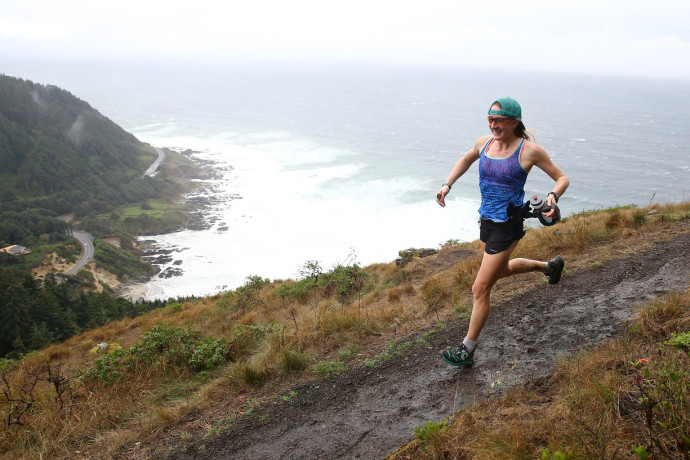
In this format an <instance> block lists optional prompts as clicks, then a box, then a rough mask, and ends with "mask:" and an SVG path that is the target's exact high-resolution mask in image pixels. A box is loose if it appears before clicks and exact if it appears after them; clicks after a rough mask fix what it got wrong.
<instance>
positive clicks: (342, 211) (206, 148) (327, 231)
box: [140, 133, 478, 298]
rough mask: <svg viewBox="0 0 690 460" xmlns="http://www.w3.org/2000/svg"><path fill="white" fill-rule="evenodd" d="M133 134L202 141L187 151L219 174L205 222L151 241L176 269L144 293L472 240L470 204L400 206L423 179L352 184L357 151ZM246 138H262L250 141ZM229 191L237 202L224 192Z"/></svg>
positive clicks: (228, 283) (194, 290)
mask: <svg viewBox="0 0 690 460" xmlns="http://www.w3.org/2000/svg"><path fill="white" fill-rule="evenodd" d="M140 137H142V138H143V139H144V140H146V141H148V142H151V143H152V144H154V145H161V146H165V145H171V143H175V144H176V145H177V146H178V147H182V148H187V147H189V148H192V149H198V148H199V147H201V148H202V149H203V150H201V151H199V152H198V153H196V154H195V156H196V157H197V158H198V159H203V160H211V161H214V162H215V163H216V165H217V167H218V168H219V170H221V171H223V176H222V178H220V179H218V180H213V181H209V185H213V188H212V189H213V192H212V193H211V194H210V195H211V196H212V198H221V200H220V202H219V203H217V204H215V205H213V206H212V207H211V211H210V212H211V214H212V217H214V218H215V219H216V223H215V224H214V225H213V226H212V227H211V228H209V229H208V230H201V231H192V230H185V231H182V232H177V233H173V234H168V235H161V236H158V237H156V238H155V239H156V241H157V242H158V244H159V245H160V246H161V247H162V248H176V249H178V250H179V252H175V253H173V255H174V258H175V259H177V260H181V261H182V264H181V265H179V266H174V267H176V268H181V269H182V270H183V271H184V274H183V275H182V276H180V277H171V278H167V279H166V278H154V279H153V280H152V281H151V282H150V289H149V293H148V294H147V298H168V297H177V296H186V295H206V294H212V293H215V292H218V291H219V290H222V289H224V288H234V287H237V286H239V285H241V284H242V283H243V282H244V281H245V279H246V277H247V276H250V275H260V276H262V277H268V278H271V279H276V278H282V279H284V278H290V277H295V276H296V275H297V271H298V269H299V267H300V266H301V264H302V263H304V262H305V261H307V260H318V261H320V262H321V264H322V266H324V267H325V268H329V267H330V266H332V265H334V264H336V263H338V262H343V261H344V260H345V259H346V258H347V257H348V255H349V254H350V253H351V252H352V251H354V252H355V253H356V254H357V258H358V261H359V263H361V264H370V263H377V262H384V263H387V262H391V261H393V260H394V259H395V258H396V257H397V253H398V251H399V250H401V249H405V248H408V247H437V246H438V245H439V244H440V243H442V242H444V241H447V240H448V239H455V238H459V237H461V238H463V237H464V238H465V239H472V238H475V237H476V217H475V216H476V209H477V207H478V203H476V202H472V201H471V200H466V199H465V200H460V199H456V200H454V199H449V200H448V207H447V208H446V209H442V208H440V207H439V206H438V205H436V203H435V202H434V200H433V197H429V199H426V200H424V201H416V202H415V201H412V202H406V201H404V200H403V199H402V198H401V196H402V194H401V192H406V191H410V190H417V191H419V190H424V189H425V186H424V184H423V183H422V181H421V180H420V179H417V178H414V177H412V176H407V177H398V178H391V177H388V178H382V179H375V180H369V181H367V180H361V179H360V178H359V177H358V176H359V175H360V174H361V173H362V172H363V171H364V170H365V169H367V168H369V167H370V166H368V165H366V164H364V163H361V162H357V159H358V156H357V155H356V152H351V151H347V150H340V149H334V148H329V147H327V146H323V145H318V144H316V143H314V142H313V141H303V140H299V139H290V138H286V135H285V134H282V135H280V136H277V135H275V134H274V135H271V136H268V135H261V134H258V135H252V136H233V137H232V140H233V142H234V143H228V142H227V139H229V138H231V137H230V136H227V135H226V136H224V138H223V140H221V141H219V137H215V138H203V139H201V138H191V137H172V138H165V139H161V138H157V137H155V135H153V136H150V137H149V136H148V135H142V134H141V133H140ZM268 137H272V138H273V140H274V141H273V142H267V138H268ZM255 139H261V142H260V143H256V144H252V143H251V141H252V140H255ZM343 159H347V160H351V161H343ZM228 167H231V168H228ZM207 190H208V189H207ZM207 195H208V193H207ZM237 195H239V196H240V197H241V199H230V198H229V197H231V196H237ZM221 226H222V227H227V230H224V231H221V230H220V227H221ZM147 239H150V238H147ZM170 267H173V265H172V264H171V265H170ZM162 268H163V269H165V268H167V267H166V266H163V267H162Z"/></svg>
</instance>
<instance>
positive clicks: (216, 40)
mask: <svg viewBox="0 0 690 460" xmlns="http://www.w3.org/2000/svg"><path fill="white" fill-rule="evenodd" d="M3 56H4V57H24V58H30V59H37V60H38V59H44V58H47V57H49V58H59V59H63V58H65V59H66V58H83V57H86V58H94V57H97V58H101V59H112V60H116V59H121V58H123V57H126V58H134V59H140V58H144V59H149V58H155V59H159V58H166V59H167V58H175V59H180V60H182V59H187V58H217V59H226V60H231V59H233V58H235V59H236V58H257V59H266V58H268V59H276V58H280V59H299V60H316V61H322V60H336V61H343V60H345V61H377V62H394V63H418V64H441V65H451V66H461V67H474V68H499V69H536V70H552V71H558V72H571V71H576V72H586V73H596V74H617V75H633V76H652V77H668V78H681V79H690V1H688V0H654V1H652V0H625V1H623V0H620V1H618V0H573V1H568V2H557V1H553V0H523V1H517V0H509V1H504V0H482V1H473V2H468V1H462V0H453V1H450V0H448V1H443V0H414V1H408V0H382V1H377V0H348V1H338V2H334V1H328V0H241V1H237V0H225V1H208V0H193V1H191V0H190V1H184V2H183V1H175V0H166V1H159V0H137V1H133V0H113V1H107V2H101V1H94V0H88V1H81V0H0V73H1V72H2V64H1V62H2V57H3Z"/></svg>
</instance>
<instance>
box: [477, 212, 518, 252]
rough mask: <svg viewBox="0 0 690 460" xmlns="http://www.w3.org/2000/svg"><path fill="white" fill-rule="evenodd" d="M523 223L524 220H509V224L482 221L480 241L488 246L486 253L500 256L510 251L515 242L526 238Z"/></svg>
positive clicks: (485, 249)
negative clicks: (501, 253)
mask: <svg viewBox="0 0 690 460" xmlns="http://www.w3.org/2000/svg"><path fill="white" fill-rule="evenodd" d="M523 223H524V221H523V220H522V219H508V221H507V222H494V221H493V220H488V219H481V223H480V224H479V239H480V240H481V241H482V243H485V244H486V246H485V247H484V252H486V253H487V254H498V253H499V252H503V251H505V250H506V249H508V248H509V247H510V245H511V244H513V241H517V240H519V239H521V238H522V237H523V236H525V230H524V227H523Z"/></svg>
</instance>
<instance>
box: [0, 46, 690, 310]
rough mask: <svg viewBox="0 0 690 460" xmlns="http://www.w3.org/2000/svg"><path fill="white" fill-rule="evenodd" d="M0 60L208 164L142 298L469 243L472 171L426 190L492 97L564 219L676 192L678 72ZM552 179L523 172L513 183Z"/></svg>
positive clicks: (688, 157)
mask: <svg viewBox="0 0 690 460" xmlns="http://www.w3.org/2000/svg"><path fill="white" fill-rule="evenodd" d="M0 72H3V73H5V74H7V75H12V76H16V77H20V78H25V79H29V80H32V81H35V82H38V83H43V84H53V85H57V86H60V87H61V88H64V89H67V90H68V91H70V92H71V93H73V94H74V95H75V96H77V97H79V98H81V99H84V100H86V101H87V102H89V104H91V105H92V106H93V107H94V108H96V109H97V110H99V111H100V112H101V113H102V114H104V115H105V116H107V117H108V118H110V119H111V120H113V121H115V122H116V123H118V124H119V125H120V126H122V127H123V128H124V129H126V130H127V131H129V132H131V133H133V134H134V135H135V136H136V137H137V138H139V139H140V140H142V141H144V142H148V143H150V144H152V145H155V146H157V147H169V148H173V149H177V150H186V149H191V150H193V151H194V152H195V153H194V155H193V158H195V159H197V160H199V161H212V162H213V163H214V168H216V169H217V170H218V171H220V172H221V173H222V174H221V176H220V178H218V179H214V180H212V181H207V183H206V184H205V185H206V188H205V189H204V191H203V192H201V193H202V194H205V195H206V197H207V198H208V199H209V200H211V201H212V202H213V203H214V204H213V205H212V207H211V209H210V215H211V217H212V221H213V224H212V226H211V228H209V229H207V230H198V231H192V230H184V231H181V232H177V233H173V234H168V235H160V236H156V237H155V238H154V240H155V244H156V245H157V246H158V247H160V248H165V249H169V250H173V251H174V252H173V254H172V255H173V258H174V260H175V261H176V262H170V264H169V265H164V266H162V267H161V269H163V270H165V269H166V268H169V267H175V268H179V269H181V272H182V274H181V276H175V277H171V278H161V277H155V278H154V279H152V280H151V282H150V283H148V292H147V294H146V296H145V297H146V298H150V299H153V298H169V297H178V296H189V295H207V294H213V293H216V292H219V291H223V290H226V289H232V288H235V287H237V286H239V285H242V284H243V283H244V282H245V281H246V278H247V277H248V276H255V275H258V276H262V277H264V278H270V279H287V278H295V277H297V276H298V273H299V268H300V267H301V266H302V265H303V264H304V263H305V262H307V261H319V263H320V264H321V266H322V267H324V268H325V269H328V268H330V267H332V266H333V265H335V264H338V263H351V262H357V263H359V264H360V265H368V264H372V263H379V262H381V263H388V262H391V261H392V260H394V259H395V258H396V257H397V255H398V251H399V250H401V249H406V248H410V247H417V248H420V247H439V245H440V244H442V243H444V242H446V241H448V240H451V239H454V240H463V241H469V240H474V239H476V238H477V237H478V228H477V208H478V207H479V190H478V173H477V165H474V166H473V167H472V168H471V169H470V170H469V171H468V172H467V173H466V175H465V176H464V177H462V178H461V179H460V181H458V182H457V183H456V185H455V186H454V187H453V190H452V192H451V194H450V195H449V197H448V199H447V207H446V208H441V207H439V206H438V205H437V204H436V203H435V201H434V198H435V194H436V192H437V191H438V190H439V188H440V186H441V184H442V183H443V181H444V180H445V178H446V177H447V175H448V173H449V171H450V170H451V168H452V167H453V165H454V164H455V162H456V161H457V160H458V158H459V157H460V156H461V155H462V154H463V153H464V152H465V151H467V149H469V148H470V147H471V145H472V144H473V143H474V141H475V140H476V139H477V138H478V137H480V136H482V135H488V134H489V131H488V126H487V123H486V112H487V110H488V107H489V105H490V103H491V101H493V100H494V99H496V98H498V97H502V96H512V97H514V98H516V99H517V100H518V101H520V103H521V105H522V108H523V120H524V123H525V125H526V126H527V128H528V129H529V130H531V131H532V132H533V133H534V135H535V136H536V138H537V142H538V143H539V144H541V145H542V146H544V147H545V148H546V150H547V151H548V152H549V153H550V155H551V157H552V159H553V160H554V161H555V162H556V163H557V164H558V165H559V166H560V167H561V168H562V169H563V170H564V171H565V173H566V174H567V175H568V177H569V178H570V181H571V185H570V188H569V189H568V191H567V193H566V194H565V195H564V196H563V199H562V200H561V201H560V203H559V206H560V207H561V211H562V213H563V215H565V216H568V215H570V214H572V213H576V212H579V211H582V210H590V209H599V208H606V207H611V206H617V205H628V204H633V205H639V206H646V205H649V204H650V203H657V202H658V203H667V202H677V201H681V200H687V199H689V198H690V185H689V184H690V147H689V146H690V123H688V119H690V108H688V106H687V104H686V103H685V101H688V100H690V81H681V80H671V79H669V80H644V79H634V78H621V77H605V76H590V75H568V74H558V73H553V74H545V73H534V74H530V73H524V72H514V71H481V70H476V69H474V70H472V69H458V68H441V67H411V66H382V65H381V66H379V65H375V64H366V65H365V64H362V65H355V64H348V65H346V64H325V63H322V64H314V63H311V64H309V63H288V62H283V63H259V62H241V63H240V62H233V63H224V62H213V63H208V62H193V63H192V62H186V63H165V62H137V63H132V62H129V63H117V62H115V63H106V62H59V61H52V62H29V61H20V60H17V61H9V62H3V64H2V68H0ZM551 187H552V181H551V179H549V178H548V176H546V174H544V173H543V172H541V171H540V170H538V169H536V168H535V169H534V170H533V171H532V172H531V173H530V175H529V179H528V181H527V185H526V193H527V194H528V195H531V194H538V195H545V194H546V193H547V192H548V191H550V190H551ZM80 230H82V231H88V229H80ZM146 239H151V238H150V237H147V238H146ZM173 263H176V265H174V266H173V265H172V264H173Z"/></svg>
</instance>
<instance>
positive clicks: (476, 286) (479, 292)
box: [472, 279, 491, 299]
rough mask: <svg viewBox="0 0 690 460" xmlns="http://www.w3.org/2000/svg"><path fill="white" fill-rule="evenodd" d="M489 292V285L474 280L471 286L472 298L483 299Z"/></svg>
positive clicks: (482, 281)
mask: <svg viewBox="0 0 690 460" xmlns="http://www.w3.org/2000/svg"><path fill="white" fill-rule="evenodd" d="M489 292H491V283H488V282H486V281H484V280H480V279H476V280H474V283H473V284H472V295H473V296H474V298H475V299H476V298H478V297H483V296H486V295H488V294H489Z"/></svg>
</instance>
